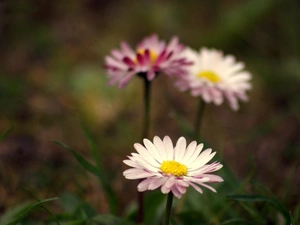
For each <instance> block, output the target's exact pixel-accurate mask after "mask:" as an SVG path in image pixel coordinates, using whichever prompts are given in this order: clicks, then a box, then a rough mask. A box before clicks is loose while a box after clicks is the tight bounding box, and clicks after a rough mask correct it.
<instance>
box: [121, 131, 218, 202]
mask: <svg viewBox="0 0 300 225" xmlns="http://www.w3.org/2000/svg"><path fill="white" fill-rule="evenodd" d="M143 142H144V146H143V145H141V144H139V143H136V144H134V148H135V150H136V151H137V152H138V153H132V154H131V156H128V158H129V159H127V160H124V161H123V162H124V163H125V164H127V165H128V166H130V167H133V168H130V169H127V170H125V171H124V173H123V174H124V176H125V178H127V179H143V180H142V181H141V182H140V183H139V185H138V187H137V189H138V191H140V192H142V191H146V190H154V189H156V188H158V187H160V189H161V192H162V193H164V194H166V193H169V192H170V191H171V192H172V193H173V194H174V195H175V196H176V197H177V198H181V196H182V195H183V194H184V193H185V192H186V188H187V187H189V186H192V187H193V188H195V190H197V191H198V192H200V193H202V192H203V191H202V189H201V188H200V187H199V186H203V187H206V188H208V189H210V190H211V191H213V192H216V190H215V189H214V188H213V187H211V186H209V185H207V184H206V183H212V182H213V183H214V182H222V181H223V179H222V178H221V177H220V176H217V175H214V174H211V173H212V172H214V171H216V170H219V169H220V168H222V164H220V163H219V162H213V163H211V164H207V163H208V162H209V161H210V160H211V159H212V158H213V157H214V155H215V154H216V152H213V153H212V149H206V150H204V151H202V149H203V144H199V145H197V143H196V141H193V142H191V143H190V144H189V145H188V146H186V140H185V138H183V137H180V138H179V139H178V141H177V143H176V146H175V147H173V143H172V141H171V139H170V137H169V136H165V137H164V139H163V140H161V139H160V138H159V137H157V136H155V137H154V139H153V143H152V142H151V141H150V140H148V139H144V140H143Z"/></svg>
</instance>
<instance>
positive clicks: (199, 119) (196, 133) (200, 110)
mask: <svg viewBox="0 0 300 225" xmlns="http://www.w3.org/2000/svg"><path fill="white" fill-rule="evenodd" d="M204 108H205V102H204V101H203V99H202V98H200V101H199V106H198V111H197V117H196V122H195V130H194V140H198V139H199V133H200V128H201V125H202V118H203V113H204Z"/></svg>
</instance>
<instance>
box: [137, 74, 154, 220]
mask: <svg viewBox="0 0 300 225" xmlns="http://www.w3.org/2000/svg"><path fill="white" fill-rule="evenodd" d="M142 78H143V79H144V121H143V122H144V126H143V131H142V135H143V136H142V139H143V138H148V136H149V124H150V93H151V82H150V81H148V79H147V77H146V76H143V77H142ZM140 181H141V180H140ZM143 221H144V193H143V192H138V215H137V223H138V224H142V223H143Z"/></svg>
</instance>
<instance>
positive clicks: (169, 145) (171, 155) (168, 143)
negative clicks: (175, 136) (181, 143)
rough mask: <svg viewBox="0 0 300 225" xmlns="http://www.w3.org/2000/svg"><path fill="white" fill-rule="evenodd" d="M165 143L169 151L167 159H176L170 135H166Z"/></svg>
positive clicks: (167, 151)
mask: <svg viewBox="0 0 300 225" xmlns="http://www.w3.org/2000/svg"><path fill="white" fill-rule="evenodd" d="M163 143H164V145H165V149H166V153H167V158H166V159H167V160H174V148H173V143H172V140H171V138H170V137H169V136H165V137H164V140H163Z"/></svg>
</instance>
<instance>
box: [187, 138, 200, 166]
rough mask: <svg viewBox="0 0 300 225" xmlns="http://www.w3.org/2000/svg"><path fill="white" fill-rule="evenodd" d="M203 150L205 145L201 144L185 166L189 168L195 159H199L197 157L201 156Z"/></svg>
mask: <svg viewBox="0 0 300 225" xmlns="http://www.w3.org/2000/svg"><path fill="white" fill-rule="evenodd" d="M202 149H203V144H202V143H201V144H199V145H198V146H197V147H196V150H195V151H194V152H193V153H192V155H191V157H190V158H189V159H188V161H187V162H186V164H185V165H187V167H189V165H190V164H191V163H192V162H194V161H195V159H196V158H197V156H198V155H199V154H200V152H201V150H202Z"/></svg>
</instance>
